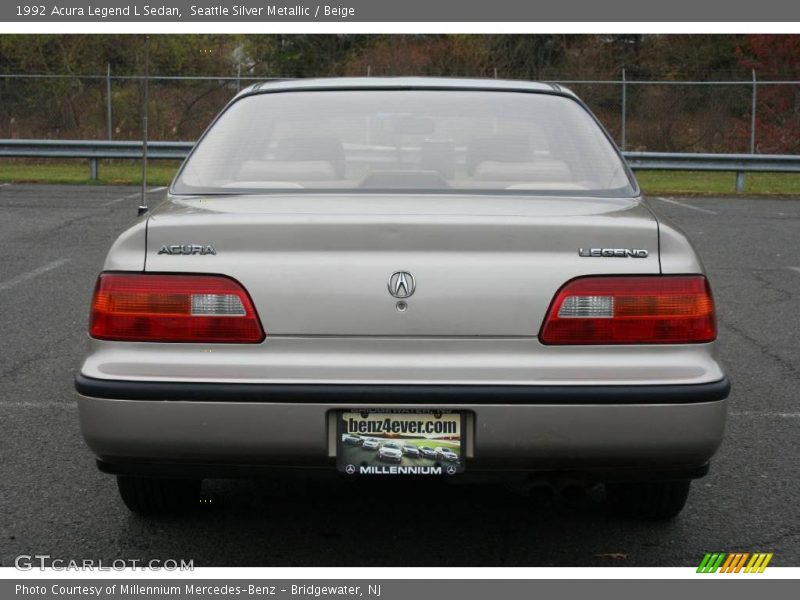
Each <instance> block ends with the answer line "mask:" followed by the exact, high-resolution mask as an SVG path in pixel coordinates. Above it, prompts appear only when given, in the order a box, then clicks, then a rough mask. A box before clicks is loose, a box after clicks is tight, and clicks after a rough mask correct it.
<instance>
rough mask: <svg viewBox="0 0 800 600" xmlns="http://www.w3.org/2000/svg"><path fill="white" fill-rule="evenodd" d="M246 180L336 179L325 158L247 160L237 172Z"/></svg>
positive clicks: (239, 176) (240, 177)
mask: <svg viewBox="0 0 800 600" xmlns="http://www.w3.org/2000/svg"><path fill="white" fill-rule="evenodd" d="M237 177H238V178H239V179H244V180H246V181H330V180H334V179H337V177H336V172H335V171H334V168H333V165H331V163H329V162H328V161H327V160H296V161H286V160H248V161H245V162H244V163H243V164H242V166H241V168H240V169H239V172H238V173H237Z"/></svg>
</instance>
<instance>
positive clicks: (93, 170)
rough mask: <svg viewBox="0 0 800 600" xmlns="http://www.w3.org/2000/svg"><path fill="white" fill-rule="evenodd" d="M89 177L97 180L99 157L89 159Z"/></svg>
mask: <svg viewBox="0 0 800 600" xmlns="http://www.w3.org/2000/svg"><path fill="white" fill-rule="evenodd" d="M89 179H91V180H92V181H97V159H96V158H90V159H89Z"/></svg>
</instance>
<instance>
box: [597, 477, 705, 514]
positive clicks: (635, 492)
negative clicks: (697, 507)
mask: <svg viewBox="0 0 800 600" xmlns="http://www.w3.org/2000/svg"><path fill="white" fill-rule="evenodd" d="M691 483H692V482H691V481H643V482H635V483H634V482H631V483H607V484H606V498H607V500H608V503H609V504H610V506H611V508H612V510H614V512H616V513H617V514H620V515H624V516H629V517H637V518H641V519H653V520H667V519H671V518H673V517H675V516H677V515H678V513H680V512H681V510H683V507H684V506H685V505H686V498H688V496H689V486H690V485H691Z"/></svg>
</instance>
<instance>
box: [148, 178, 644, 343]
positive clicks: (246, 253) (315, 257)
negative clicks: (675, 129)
mask: <svg viewBox="0 0 800 600" xmlns="http://www.w3.org/2000/svg"><path fill="white" fill-rule="evenodd" d="M174 245H189V246H198V247H202V248H205V247H207V246H209V245H210V246H213V249H214V251H215V252H216V253H215V254H211V253H208V252H206V251H202V252H201V251H197V252H196V253H194V254H168V253H159V251H160V250H161V249H162V247H163V246H167V247H169V246H174ZM580 248H584V249H588V248H624V249H645V250H647V251H648V252H649V255H648V256H647V258H631V257H625V258H622V257H615V258H606V257H581V256H579V249H580ZM145 269H146V271H153V272H191V273H218V274H224V275H228V276H230V277H233V278H235V279H236V280H238V281H239V282H241V283H242V284H243V285H244V287H245V288H246V289H247V290H248V292H249V293H250V295H251V296H252V298H253V301H254V303H255V305H256V309H257V310H258V313H259V315H260V317H261V321H262V323H263V325H264V329H265V330H266V332H267V335H268V336H270V335H322V336H439V337H461V336H497V337H505V336H536V335H537V333H538V331H539V328H540V326H541V322H542V319H543V318H544V315H545V313H546V311H547V308H548V306H549V304H550V301H551V300H552V298H553V296H554V294H555V293H556V291H557V290H558V288H559V287H561V285H562V284H564V283H565V282H566V281H568V280H570V279H572V278H574V277H577V276H580V275H596V274H620V273H652V274H657V273H659V257H658V229H657V224H656V221H655V219H654V218H653V216H652V214H651V213H650V211H649V210H647V209H646V208H645V207H644V206H643V205H642V203H641V202H640V201H639V200H637V199H630V198H613V199H609V198H580V197H556V196H554V197H540V196H505V195H496V196H489V195H487V196H479V195H445V194H430V195H424V194H413V195H411V194H409V195H404V194H362V193H358V194H347V195H345V194H341V195H339V194H319V195H300V194H297V195H295V194H283V195H277V194H276V195H265V196H210V197H172V198H170V199H169V200H168V201H167V202H165V203H164V204H162V205H161V206H160V207H159V208H158V209H156V210H155V211H154V212H153V214H152V215H151V216H150V218H149V221H148V232H147V254H146V263H145ZM397 272H405V273H408V274H410V275H411V276H412V277H413V281H414V285H415V290H414V293H413V294H412V295H411V296H410V297H408V298H403V299H398V298H396V297H393V296H392V295H391V293H390V290H389V286H390V279H391V277H392V274H393V273H397ZM398 279H399V278H398V277H395V278H394V280H391V284H392V285H393V286H394V287H402V286H398ZM405 283H406V284H407V285H409V284H410V280H409V278H408V277H406V281H405ZM401 300H402V301H403V302H405V303H406V305H407V308H406V310H404V311H400V310H398V306H397V304H398V302H400V301H401Z"/></svg>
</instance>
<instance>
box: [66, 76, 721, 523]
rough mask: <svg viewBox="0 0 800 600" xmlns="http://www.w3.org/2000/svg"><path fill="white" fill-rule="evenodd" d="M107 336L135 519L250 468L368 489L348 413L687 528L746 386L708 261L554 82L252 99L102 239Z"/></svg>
mask: <svg viewBox="0 0 800 600" xmlns="http://www.w3.org/2000/svg"><path fill="white" fill-rule="evenodd" d="M89 336H90V343H89V349H88V353H87V355H86V358H85V360H84V362H83V364H82V365H81V367H80V372H79V374H78V375H77V378H76V387H77V390H78V392H79V393H80V399H79V409H80V422H81V427H82V430H83V435H84V437H85V439H86V441H87V443H88V445H89V447H90V448H91V449H92V450H93V451H94V453H95V454H96V455H97V457H98V464H99V465H100V467H101V468H102V470H103V471H105V472H108V473H112V474H115V475H117V477H118V483H119V489H120V492H121V495H122V498H123V500H124V501H125V503H126V504H127V506H128V507H129V508H130V509H132V510H134V511H137V512H141V513H148V512H150V513H153V512H163V511H168V510H177V509H180V508H182V507H185V506H187V505H190V504H191V502H192V501H193V500H194V499H196V496H197V494H198V491H199V486H200V480H201V479H202V478H205V477H218V476H228V475H230V474H232V473H234V472H235V473H236V474H241V473H243V472H248V469H249V468H250V467H263V466H265V465H266V466H280V467H294V466H298V467H299V466H309V465H313V466H320V467H327V468H331V469H334V468H337V467H338V468H340V469H342V470H347V472H349V473H350V472H353V471H355V469H356V467H355V466H354V465H352V464H347V465H344V464H340V463H341V462H342V461H341V460H339V459H338V458H337V457H341V456H343V455H344V451H343V449H342V447H341V446H342V442H341V440H342V438H341V435H339V431H342V430H341V429H340V427H341V426H342V425H341V422H342V419H341V417H340V415H342V414H343V413H344V411H345V410H350V411H370V410H376V411H383V412H389V413H391V412H392V411H402V414H403V415H404V416H403V418H402V419H396V420H394V421H393V422H388V423H387V424H386V427H388V428H389V429H390V431H388V434H389V435H390V437H391V436H398V437H397V439H416V440H418V442H417V443H426V440H430V441H432V442H433V443H431V445H433V444H435V441H436V440H437V439H443V440H444V439H448V440H453V441H452V443H459V444H461V448H462V452H461V454H460V456H461V459H460V461H459V463H458V471H457V472H458V473H460V470H461V469H464V470H467V471H507V472H516V473H519V472H525V473H531V474H536V473H540V472H548V473H552V472H560V473H564V474H566V475H567V476H570V477H573V476H579V477H580V478H581V479H582V480H585V481H587V482H603V483H606V489H607V491H608V498H609V501H610V502H611V503H612V504H613V505H614V506H615V507H617V508H619V509H621V510H623V511H625V512H627V513H630V514H635V515H638V516H645V517H651V518H669V517H672V516H674V515H676V514H677V513H678V512H679V511H680V510H681V509H682V508H683V506H684V503H685V502H686V498H687V494H688V492H689V483H690V480H691V479H693V478H696V477H701V476H703V475H704V474H705V473H706V472H707V470H708V468H709V462H710V460H711V458H712V456H713V455H714V453H715V451H716V449H717V447H718V446H719V444H720V442H721V441H722V436H723V430H724V425H725V414H726V397H727V395H728V390H729V382H728V379H727V378H726V376H725V373H724V372H723V369H722V367H721V366H720V363H719V360H718V353H717V347H716V337H717V329H716V321H715V307H714V301H713V298H712V295H711V288H710V286H709V282H708V280H707V278H706V276H705V273H704V270H703V266H702V264H701V262H700V259H699V258H698V257H697V255H696V253H695V251H694V250H693V248H692V245H691V244H690V242H689V241H688V240H687V239H686V237H685V236H684V235H683V234H682V233H681V232H680V231H678V230H677V229H676V228H675V227H674V226H673V225H671V224H670V223H668V222H666V221H664V220H662V219H661V218H660V217H658V216H657V215H656V214H655V213H654V212H653V211H652V210H651V209H650V207H649V206H648V203H647V201H646V200H645V199H644V198H643V197H642V194H641V191H640V189H639V186H638V184H637V182H636V179H635V177H634V175H633V174H632V172H631V171H630V170H629V169H628V167H627V165H626V163H625V161H624V159H623V158H622V157H621V155H620V153H619V151H618V150H617V148H616V146H615V145H614V143H613V141H612V140H611V138H610V137H609V136H608V134H607V133H606V132H605V130H604V129H603V128H602V127H601V126H600V125H599V123H598V122H597V120H596V119H595V118H594V116H593V115H592V114H591V113H590V111H589V110H588V109H587V108H586V106H585V105H584V104H583V103H582V102H581V101H580V100H579V99H578V98H577V97H576V96H575V95H574V94H573V93H572V92H570V91H569V90H567V89H565V88H563V87H560V86H557V85H550V84H544V83H526V82H520V81H497V80H447V79H424V78H402V79H398V78H385V79H382V78H367V79H339V80H337V79H326V80H295V81H280V82H271V83H266V84H258V85H254V86H252V87H250V88H248V89H246V90H244V91H242V92H241V93H240V94H238V95H237V96H236V97H235V98H234V99H233V100H232V101H231V102H230V103H229V104H228V106H226V107H225V109H224V110H223V111H222V113H221V114H220V115H219V117H218V118H217V119H216V120H215V121H214V123H213V124H212V125H211V127H210V128H209V129H208V131H207V132H206V133H205V134H204V135H203V137H202V138H201V139H200V140H199V142H198V143H197V144H196V146H195V148H194V150H193V151H192V153H191V155H190V156H189V158H188V159H187V160H186V161H185V163H184V164H183V166H182V167H181V169H180V171H179V173H178V174H177V176H176V178H175V180H174V181H173V183H172V185H171V187H170V189H169V192H168V194H167V196H166V199H165V200H164V202H163V203H162V204H160V205H159V206H157V207H156V208H154V209H153V210H151V211H150V212H148V213H147V214H146V215H145V216H143V217H141V218H140V219H139V220H137V221H136V222H135V223H133V224H132V225H131V227H130V228H129V229H128V230H127V231H125V232H124V233H123V234H122V235H120V237H119V238H118V239H117V241H116V242H115V243H114V244H113V246H112V247H111V250H110V251H109V253H108V257H107V259H106V262H105V265H104V268H103V272H102V273H101V274H100V276H99V279H98V281H97V286H96V289H95V294H94V299H93V301H92V306H91V322H90V328H89ZM442 410H447V411H451V412H454V413H456V414H457V415H458V416H459V417H458V418H460V419H462V421H461V422H462V423H463V428H462V429H461V430H459V431H455V432H454V431H447V430H445V429H446V427H445V425H446V426H447V427H449V426H450V425H448V424H447V423H444V421H443V420H442V419H437V418H436V417H435V415H436V414H438V413H437V411H442ZM415 411H416V412H418V413H419V415H420V418H419V419H417V418H415V417H414V416H413V414H412V415H411V416H409V412H410V413H414V412H415ZM431 414H433V415H434V417H431V416H430V415H431ZM389 421H391V419H389ZM454 422H455V421H454V420H453V419H452V418H451V419H450V420H449V421H448V423H451V424H452V423H454ZM378 425H380V423H378V424H377V425H376V426H378ZM352 432H353V430H351V433H352ZM355 433H362V434H363V433H370V432H359V431H357V430H356V431H355ZM372 433H380V435H387V432H372ZM429 443H430V442H429ZM384 448H386V446H384ZM349 450H350V451H352V448H351V449H349ZM398 452H399V451H398ZM423 453H424V451H423ZM231 465H233V466H231ZM408 469H409V468H407V467H404V466H402V465H382V466H380V465H379V466H376V467H374V468H372V467H370V468H364V469H361V471H362V472H364V473H366V474H367V475H368V474H369V473H373V472H377V473H380V474H384V473H386V472H389V473H393V474H395V473H397V474H402V473H404V472H405V471H407V470H408ZM419 469H422V467H418V471H419ZM423 470H425V472H428V471H430V472H434V471H435V469H431V468H428V467H425V469H423ZM448 470H449V471H450V472H455V471H454V469H453V466H452V465H450V466H449V468H448ZM253 472H254V473H255V472H256V471H255V469H254V470H253ZM367 475H365V476H367ZM456 476H458V475H456Z"/></svg>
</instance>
